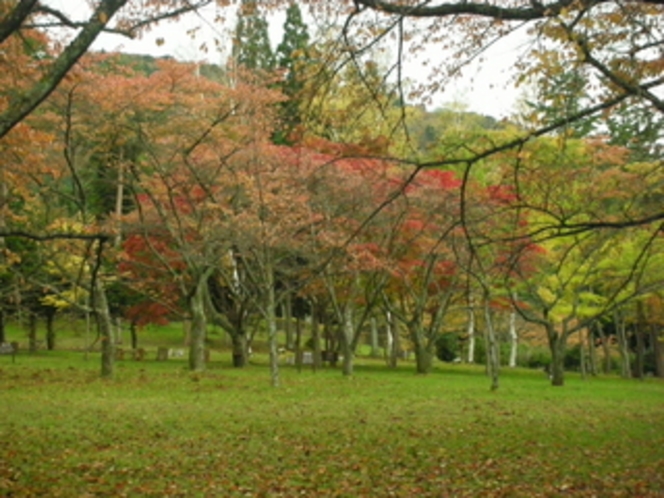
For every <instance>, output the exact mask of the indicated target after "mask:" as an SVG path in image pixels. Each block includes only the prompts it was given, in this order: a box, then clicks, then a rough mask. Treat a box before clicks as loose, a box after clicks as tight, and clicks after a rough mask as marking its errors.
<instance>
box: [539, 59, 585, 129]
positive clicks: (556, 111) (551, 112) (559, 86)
mask: <svg viewBox="0 0 664 498" xmlns="http://www.w3.org/2000/svg"><path fill="white" fill-rule="evenodd" d="M588 86H589V84H588V78H587V77H586V75H585V74H583V72H582V71H581V70H579V69H576V68H573V69H571V70H567V71H565V72H561V73H560V74H556V75H553V76H551V77H550V78H548V79H546V80H543V81H541V82H540V83H539V85H538V95H537V97H538V99H537V100H538V102H536V103H530V106H531V107H532V108H533V110H534V111H535V114H536V116H537V117H538V121H540V122H541V123H546V124H550V123H553V122H564V121H565V120H569V121H568V122H567V123H565V124H564V125H562V126H560V127H559V129H558V130H557V133H559V134H564V135H567V136H572V137H574V138H582V137H587V136H589V135H591V134H592V133H593V132H594V131H595V128H596V122H597V117H596V116H592V117H586V118H581V119H579V118H577V117H576V116H577V115H578V114H579V113H580V112H581V110H583V109H585V108H586V107H587V106H588V103H589V102H590V98H589V96H588Z"/></svg>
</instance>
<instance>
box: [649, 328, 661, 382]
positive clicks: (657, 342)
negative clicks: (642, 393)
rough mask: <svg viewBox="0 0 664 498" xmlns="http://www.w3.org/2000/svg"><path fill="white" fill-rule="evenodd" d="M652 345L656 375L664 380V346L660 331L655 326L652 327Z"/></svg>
mask: <svg viewBox="0 0 664 498" xmlns="http://www.w3.org/2000/svg"><path fill="white" fill-rule="evenodd" d="M650 344H652V351H653V355H654V356H655V375H656V376H657V377H659V378H664V344H663V343H662V340H661V339H660V337H659V331H658V329H657V326H656V325H655V324H653V325H651V327H650Z"/></svg>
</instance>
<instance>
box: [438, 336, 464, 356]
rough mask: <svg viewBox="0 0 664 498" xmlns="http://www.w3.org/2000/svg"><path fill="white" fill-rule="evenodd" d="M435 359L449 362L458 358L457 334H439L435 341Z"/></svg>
mask: <svg viewBox="0 0 664 498" xmlns="http://www.w3.org/2000/svg"><path fill="white" fill-rule="evenodd" d="M435 344H436V358H438V359H439V360H440V361H445V362H451V361H454V360H455V359H456V358H458V357H459V354H460V350H461V348H460V346H459V334H456V333H454V332H447V333H444V334H440V335H439V336H438V337H437V338H436V341H435Z"/></svg>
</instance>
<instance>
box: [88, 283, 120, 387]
mask: <svg viewBox="0 0 664 498" xmlns="http://www.w3.org/2000/svg"><path fill="white" fill-rule="evenodd" d="M93 291H94V292H93V294H94V301H93V302H94V310H95V316H96V318H97V326H98V327H99V335H100V336H101V376H102V377H103V378H105V379H110V378H113V374H114V373H115V341H114V340H113V339H114V337H113V324H112V323H111V313H110V311H109V309H108V300H107V299H106V289H105V288H104V284H103V283H102V281H101V278H99V275H97V278H95V286H94V289H93Z"/></svg>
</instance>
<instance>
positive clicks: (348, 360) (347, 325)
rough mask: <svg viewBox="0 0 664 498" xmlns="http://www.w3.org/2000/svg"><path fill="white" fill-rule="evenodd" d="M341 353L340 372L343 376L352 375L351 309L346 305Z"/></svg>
mask: <svg viewBox="0 0 664 498" xmlns="http://www.w3.org/2000/svg"><path fill="white" fill-rule="evenodd" d="M340 335H341V348H342V350H341V354H342V355H343V363H342V373H343V375H344V376H347V377H350V376H351V375H353V347H352V344H353V310H352V309H351V308H350V307H349V306H346V308H345V309H344V323H343V326H342V328H341V334H340Z"/></svg>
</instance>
